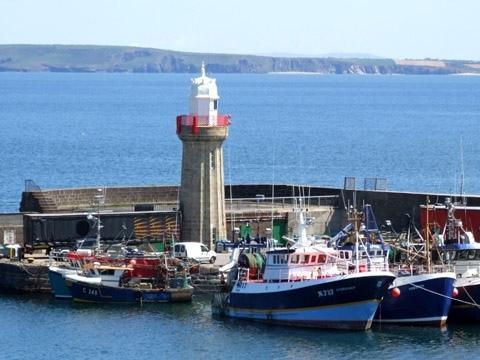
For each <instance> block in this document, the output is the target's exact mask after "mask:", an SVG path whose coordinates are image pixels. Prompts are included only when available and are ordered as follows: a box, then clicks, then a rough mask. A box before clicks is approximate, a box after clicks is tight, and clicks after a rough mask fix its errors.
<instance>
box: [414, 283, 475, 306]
mask: <svg viewBox="0 0 480 360" xmlns="http://www.w3.org/2000/svg"><path fill="white" fill-rule="evenodd" d="M410 285H412V286H413V287H415V288H418V289H421V290H424V291H426V292H429V293H432V294H434V295H438V296H440V297H444V298H446V299H450V300H453V301H457V302H460V303H463V304H467V305H471V306H474V307H477V308H479V309H480V305H478V304H477V303H476V302H475V301H474V300H473V299H472V298H471V297H470V295H469V294H468V292H467V295H469V297H470V299H472V301H473V303H471V302H468V301H465V300H460V299H456V298H454V297H453V296H448V295H444V294H441V293H439V292H436V291H433V290H430V289H425V288H424V287H421V286H418V285H415V284H410ZM463 289H464V290H465V288H463ZM465 292H466V290H465Z"/></svg>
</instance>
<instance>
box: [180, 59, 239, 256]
mask: <svg viewBox="0 0 480 360" xmlns="http://www.w3.org/2000/svg"><path fill="white" fill-rule="evenodd" d="M218 99H219V97H218V91H217V84H216V80H215V79H212V78H209V77H208V76H206V74H205V65H204V64H203V63H202V69H201V74H200V77H197V78H194V79H192V86H191V91H190V99H189V114H188V115H180V116H177V135H178V137H179V138H180V140H181V141H182V143H183V152H182V180H181V186H180V197H179V200H180V209H181V211H182V232H181V238H182V241H199V242H202V243H203V244H205V245H207V246H209V247H212V246H213V243H214V241H215V240H218V239H225V238H226V220H225V182H224V175H223V149H222V144H223V142H224V141H225V139H226V138H227V136H228V126H229V125H230V121H229V120H230V116H228V115H219V114H218Z"/></svg>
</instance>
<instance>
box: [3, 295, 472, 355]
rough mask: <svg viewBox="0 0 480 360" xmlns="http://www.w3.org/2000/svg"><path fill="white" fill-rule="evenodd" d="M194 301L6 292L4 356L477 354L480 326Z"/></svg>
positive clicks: (202, 298)
mask: <svg viewBox="0 0 480 360" xmlns="http://www.w3.org/2000/svg"><path fill="white" fill-rule="evenodd" d="M210 314H211V313H210V299H209V298H208V297H201V296H200V297H199V296H196V297H194V301H193V302H192V304H158V305H153V304H151V305H149V306H144V307H143V308H141V307H139V306H123V305H120V306H98V305H85V304H83V305H81V304H72V303H70V302H61V301H60V302H58V301H54V300H52V299H51V298H49V297H36V298H31V297H30V298H28V297H18V296H12V295H2V296H1V297H0V318H1V324H2V326H1V327H0V336H1V338H2V344H3V346H2V350H1V352H0V358H2V359H6V360H51V359H69V360H77V359H78V360H83V359H102V360H118V359H137V360H140V359H141V360H143V359H148V360H152V359H209V360H216V359H295V360H303V359H352V360H353V359H354V360H358V359H379V360H383V359H424V358H429V359H447V358H448V359H469V360H470V359H478V353H479V351H480V332H479V330H480V327H478V326H463V327H449V328H448V329H444V330H441V329H437V328H408V327H407V328H402V327H389V328H388V327H383V328H381V329H380V328H375V329H373V330H369V331H366V332H348V331H327V330H312V329H299V328H289V327H276V326H268V325H263V324H258V323H251V322H248V321H242V320H231V319H230V320H226V319H217V318H212V316H211V315H210Z"/></svg>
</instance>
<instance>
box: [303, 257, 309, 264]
mask: <svg viewBox="0 0 480 360" xmlns="http://www.w3.org/2000/svg"><path fill="white" fill-rule="evenodd" d="M309 261H310V255H302V264H308V262H309Z"/></svg>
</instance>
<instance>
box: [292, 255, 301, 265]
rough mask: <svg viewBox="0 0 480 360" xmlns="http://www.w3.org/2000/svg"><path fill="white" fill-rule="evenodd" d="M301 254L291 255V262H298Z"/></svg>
mask: <svg viewBox="0 0 480 360" xmlns="http://www.w3.org/2000/svg"><path fill="white" fill-rule="evenodd" d="M299 258H300V256H298V255H292V256H290V263H291V264H298V261H299Z"/></svg>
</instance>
